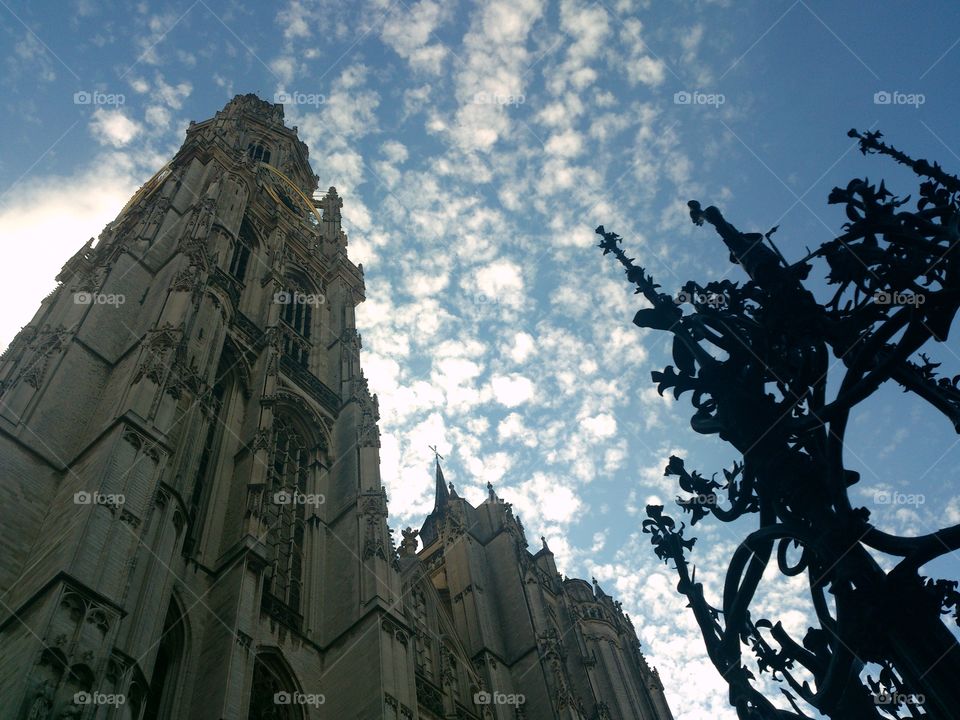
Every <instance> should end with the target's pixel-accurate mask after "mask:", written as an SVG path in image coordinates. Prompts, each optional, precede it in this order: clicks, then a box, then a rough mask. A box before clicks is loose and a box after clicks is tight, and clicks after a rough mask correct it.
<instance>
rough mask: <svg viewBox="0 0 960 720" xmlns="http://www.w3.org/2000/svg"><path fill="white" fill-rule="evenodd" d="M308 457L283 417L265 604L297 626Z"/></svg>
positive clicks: (277, 425)
mask: <svg viewBox="0 0 960 720" xmlns="http://www.w3.org/2000/svg"><path fill="white" fill-rule="evenodd" d="M309 472H310V452H309V449H308V447H307V444H306V442H305V441H304V438H303V436H302V435H301V434H300V433H299V432H298V431H297V430H296V429H295V428H294V427H293V425H292V424H291V423H290V422H289V421H288V420H287V419H285V418H283V417H278V418H276V419H275V420H274V425H273V442H272V447H271V453H270V469H269V487H268V498H267V499H268V504H267V507H268V508H269V509H268V512H267V524H268V527H269V530H268V532H267V551H268V563H269V565H268V568H267V572H266V577H265V582H264V600H265V606H266V609H267V610H268V612H270V613H271V614H272V615H274V616H276V617H278V619H280V620H284V621H286V622H287V623H288V624H291V625H293V626H295V627H299V625H300V600H301V596H302V593H303V540H304V514H305V513H304V502H303V499H304V496H305V494H306V491H307V478H308V476H309Z"/></svg>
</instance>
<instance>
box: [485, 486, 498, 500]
mask: <svg viewBox="0 0 960 720" xmlns="http://www.w3.org/2000/svg"><path fill="white" fill-rule="evenodd" d="M487 496H488V497H489V498H490V502H496V501H497V494H496V493H495V492H494V491H493V483H492V482H490V481H487Z"/></svg>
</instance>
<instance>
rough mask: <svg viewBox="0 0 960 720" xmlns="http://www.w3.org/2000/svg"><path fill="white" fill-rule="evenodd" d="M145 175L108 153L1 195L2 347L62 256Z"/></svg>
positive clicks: (94, 230) (93, 233)
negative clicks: (39, 249)
mask: <svg viewBox="0 0 960 720" xmlns="http://www.w3.org/2000/svg"><path fill="white" fill-rule="evenodd" d="M144 179H145V178H144V177H142V176H141V175H140V174H139V173H137V172H136V171H135V169H134V166H133V164H132V163H131V162H130V160H129V159H128V158H127V157H126V156H124V155H122V154H120V153H107V154H104V155H101V156H99V157H97V158H95V159H94V161H93V162H92V163H91V164H90V165H89V166H88V167H86V168H83V169H79V170H78V171H77V172H75V173H73V174H71V175H66V176H60V175H48V176H38V177H35V178H32V179H28V180H25V181H24V182H22V183H21V184H19V185H17V186H15V187H14V188H13V189H12V190H10V191H8V192H7V193H5V194H4V195H3V196H2V197H0V237H2V238H4V240H5V241H4V248H3V251H4V258H5V262H4V263H3V267H2V268H0V307H3V308H4V311H3V313H0V346H2V347H6V346H7V345H8V344H9V342H10V341H11V340H12V339H13V337H14V335H15V334H16V333H17V331H18V330H19V329H20V328H21V327H22V326H23V325H26V324H27V323H28V322H29V321H30V319H31V318H32V317H33V314H34V313H35V312H36V310H37V308H38V307H39V306H40V301H41V300H42V299H43V297H44V296H45V295H47V294H48V293H49V292H50V291H51V290H52V289H53V287H54V285H55V283H54V277H55V276H56V275H57V274H58V273H59V272H60V269H61V267H62V266H63V263H64V261H65V260H67V259H68V258H70V257H72V256H73V255H74V254H75V253H76V252H77V251H78V250H79V249H80V248H81V246H82V245H83V243H84V242H85V240H86V238H89V237H97V236H98V235H99V234H100V232H101V231H102V230H103V228H104V226H105V225H106V224H107V223H108V222H110V221H111V220H113V219H114V218H115V217H116V215H117V213H118V212H119V211H120V209H121V208H122V207H123V206H124V204H125V203H126V202H127V200H128V199H129V198H130V196H131V195H132V194H133V192H134V191H135V190H136V189H137V185H138V184H140V183H142V182H143V181H144ZM39 247H42V248H43V252H37V248H39Z"/></svg>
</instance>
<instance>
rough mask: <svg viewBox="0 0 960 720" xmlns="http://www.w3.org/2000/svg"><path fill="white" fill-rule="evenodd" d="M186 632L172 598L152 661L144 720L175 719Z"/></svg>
mask: <svg viewBox="0 0 960 720" xmlns="http://www.w3.org/2000/svg"><path fill="white" fill-rule="evenodd" d="M185 642H186V635H185V633H184V631H183V615H182V614H181V612H180V608H179V607H178V605H177V602H176V600H174V599H173V598H171V599H170V605H169V606H168V608H167V617H166V620H165V621H164V623H163V634H162V635H161V636H160V647H159V649H158V650H157V659H156V661H155V662H154V664H153V675H152V677H151V678H150V689H149V691H148V693H147V699H146V703H145V708H144V713H143V720H174V718H176V717H177V715H176V714H175V710H176V708H174V701H175V700H176V691H177V681H178V679H179V676H180V671H181V669H182V663H183V651H184V645H185Z"/></svg>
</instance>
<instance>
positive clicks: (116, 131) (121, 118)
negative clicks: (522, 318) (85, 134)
mask: <svg viewBox="0 0 960 720" xmlns="http://www.w3.org/2000/svg"><path fill="white" fill-rule="evenodd" d="M89 127H90V132H91V133H92V134H93V136H94V138H95V139H96V141H97V142H98V143H100V144H101V145H111V146H113V147H115V148H119V147H123V146H124V145H126V144H127V143H129V142H130V141H131V140H133V139H134V138H135V137H136V136H137V135H139V134H140V131H141V130H142V129H143V128H142V127H141V126H140V125H139V124H138V123H137V122H135V121H133V120H131V119H130V118H128V117H127V116H126V115H125V114H124V112H123V110H105V109H103V108H97V109H96V110H94V111H93V116H92V117H91V119H90V125H89Z"/></svg>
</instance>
